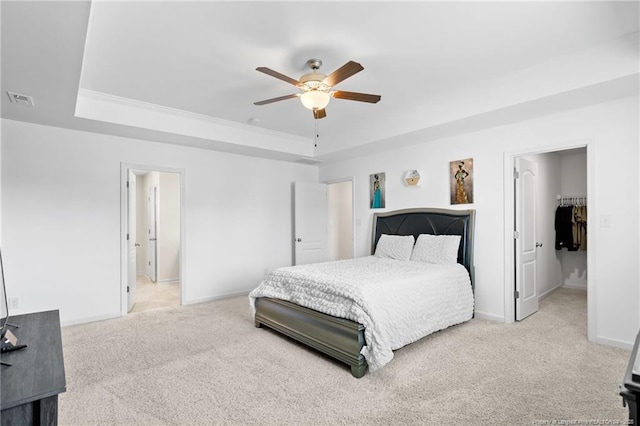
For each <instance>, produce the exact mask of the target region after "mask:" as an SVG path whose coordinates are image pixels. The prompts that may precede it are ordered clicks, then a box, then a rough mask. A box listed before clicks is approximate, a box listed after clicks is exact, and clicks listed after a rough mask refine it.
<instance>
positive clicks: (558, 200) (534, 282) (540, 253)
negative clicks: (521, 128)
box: [505, 144, 595, 340]
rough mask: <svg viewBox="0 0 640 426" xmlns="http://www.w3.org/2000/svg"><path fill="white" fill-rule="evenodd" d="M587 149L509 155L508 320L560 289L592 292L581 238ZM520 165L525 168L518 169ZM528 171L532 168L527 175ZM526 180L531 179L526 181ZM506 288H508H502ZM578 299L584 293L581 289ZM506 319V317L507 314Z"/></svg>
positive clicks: (585, 206)
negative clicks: (510, 249)
mask: <svg viewBox="0 0 640 426" xmlns="http://www.w3.org/2000/svg"><path fill="white" fill-rule="evenodd" d="M587 148H588V144H585V145H582V146H577V147H567V148H564V149H563V148H559V149H557V150H550V151H546V152H535V153H523V154H516V155H512V156H510V158H509V163H510V164H511V165H512V166H511V167H512V173H513V179H512V180H511V182H513V186H512V188H511V189H510V191H511V194H513V200H512V201H513V203H510V205H511V206H512V207H511V209H512V211H511V212H510V213H509V216H510V217H511V218H512V222H511V224H512V225H513V228H510V229H511V232H510V233H511V234H512V236H513V237H512V238H513V239H512V240H511V242H510V244H509V245H507V247H510V246H511V247H513V253H512V255H511V259H513V263H512V264H511V265H512V267H513V269H511V271H510V274H511V283H512V285H511V301H512V303H511V304H509V303H505V314H507V313H508V312H509V311H507V310H508V309H510V310H511V315H512V316H511V318H513V319H515V320H522V319H524V318H526V317H527V316H528V315H530V314H533V313H535V311H536V310H537V304H538V301H539V300H542V299H544V298H545V297H546V296H548V295H550V294H551V293H553V292H554V291H556V290H557V289H559V288H569V289H573V290H575V289H578V290H581V291H584V292H587V289H588V288H590V289H591V291H592V290H593V286H592V284H591V283H588V280H587V270H588V269H589V268H588V266H589V265H590V262H589V261H588V252H587V240H586V236H587V225H588V221H587V220H586V219H587V216H586V213H587V209H588V204H589V197H588V194H587V187H588V185H587V182H588V180H589V175H590V174H589V159H588V149H587ZM505 159H506V158H505ZM522 164H525V165H527V166H525V167H523V166H522ZM529 165H531V166H529ZM521 169H522V170H521ZM531 170H534V171H535V172H534V173H530V172H531ZM523 178H524V179H523ZM527 179H528V180H529V181H530V183H527ZM527 187H528V188H527ZM505 189H506V188H505ZM506 191H509V190H508V189H506ZM507 193H508V192H505V195H506V194H507ZM505 198H506V197H505ZM508 205H509V204H507V205H506V206H508ZM565 213H566V214H568V215H569V216H568V222H567V221H564V222H563V220H564V219H562V220H561V221H560V222H559V218H562V217H564V216H561V215H560V214H562V215H565ZM509 216H506V217H509ZM572 220H573V230H572ZM528 222H530V223H528ZM567 223H568V226H567ZM576 224H577V225H576ZM562 229H564V230H567V229H568V233H569V236H570V241H573V240H572V239H571V238H573V239H574V240H575V244H574V243H573V242H570V245H571V247H565V246H563V245H562V242H560V240H559V239H558V236H561V235H562V232H561V230H562ZM576 230H577V233H576ZM528 234H531V235H528ZM572 235H573V237H572ZM506 263H509V262H506ZM505 272H506V271H505ZM507 277H508V275H507ZM506 282H507V284H506V286H509V284H508V283H509V280H506ZM505 289H506V290H507V291H508V288H507V287H506V288H505ZM507 294H509V293H508V292H507V293H505V297H507ZM532 296H533V297H532ZM581 297H584V293H583V294H582V295H581ZM587 298H589V294H588V292H587ZM591 299H592V298H591ZM505 300H506V302H509V300H507V299H505ZM533 305H535V306H533ZM587 306H588V309H587V315H586V316H587V318H588V324H589V327H588V329H589V333H588V334H589V338H590V340H591V332H592V328H591V325H592V324H595V310H594V309H593V310H592V309H591V308H590V304H589V303H588V304H587ZM505 317H506V318H507V319H508V315H505ZM507 322H511V321H508V320H507Z"/></svg>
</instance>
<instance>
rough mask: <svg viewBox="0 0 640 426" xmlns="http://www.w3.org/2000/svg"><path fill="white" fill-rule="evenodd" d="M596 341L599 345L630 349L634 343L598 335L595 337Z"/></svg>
mask: <svg viewBox="0 0 640 426" xmlns="http://www.w3.org/2000/svg"><path fill="white" fill-rule="evenodd" d="M596 343H599V344H601V345H607V346H613V347H615V348H622V349H628V350H632V349H633V345H634V342H624V341H622V340H616V339H609V338H606V337H600V336H597V337H596Z"/></svg>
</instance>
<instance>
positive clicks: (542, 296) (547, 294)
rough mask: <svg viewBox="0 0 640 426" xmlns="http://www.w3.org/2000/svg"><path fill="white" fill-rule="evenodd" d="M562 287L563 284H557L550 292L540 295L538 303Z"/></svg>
mask: <svg viewBox="0 0 640 426" xmlns="http://www.w3.org/2000/svg"><path fill="white" fill-rule="evenodd" d="M560 287H562V283H560V284H556V286H555V287H552V288H550V289H549V290H547V291H545V292H544V293H542V294H540V295H539V296H538V301H540V300H542V299H544V298H545V297H547V296H549V295H550V294H551V293H553V292H554V291H556V290H557V289H559V288H560Z"/></svg>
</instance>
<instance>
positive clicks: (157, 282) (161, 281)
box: [156, 277, 180, 284]
mask: <svg viewBox="0 0 640 426" xmlns="http://www.w3.org/2000/svg"><path fill="white" fill-rule="evenodd" d="M176 281H178V282H179V281H180V277H177V278H166V279H164V280H157V281H156V284H167V283H175V282H176Z"/></svg>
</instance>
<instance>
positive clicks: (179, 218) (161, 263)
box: [121, 164, 186, 315]
mask: <svg viewBox="0 0 640 426" xmlns="http://www.w3.org/2000/svg"><path fill="white" fill-rule="evenodd" d="M122 169H123V171H122V175H123V178H126V179H124V182H123V183H124V184H123V197H122V198H123V204H122V205H123V209H122V210H123V216H124V220H123V223H124V224H125V226H123V247H124V252H125V253H126V256H123V260H122V265H123V267H122V277H123V283H122V305H121V306H122V309H121V313H122V315H126V314H127V313H129V312H140V311H145V310H150V309H157V308H163V307H168V306H176V305H181V304H182V303H183V300H184V293H185V284H186V283H185V282H184V279H183V276H184V274H183V270H184V255H183V252H184V250H182V247H184V212H185V211H184V172H183V171H181V170H176V169H169V168H161V167H149V166H140V165H124V164H123V165H122Z"/></svg>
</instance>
